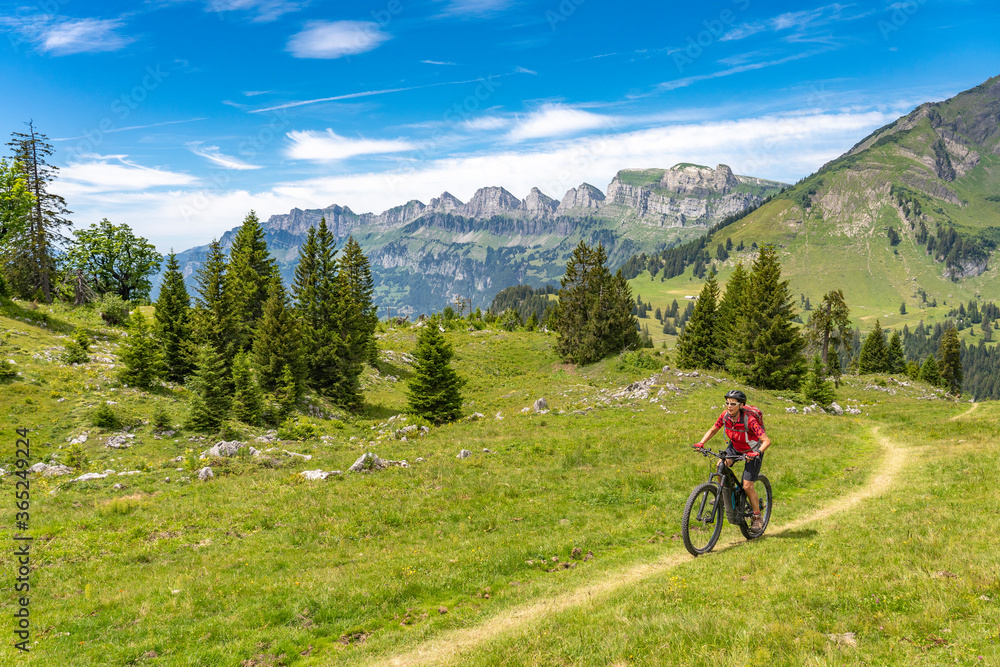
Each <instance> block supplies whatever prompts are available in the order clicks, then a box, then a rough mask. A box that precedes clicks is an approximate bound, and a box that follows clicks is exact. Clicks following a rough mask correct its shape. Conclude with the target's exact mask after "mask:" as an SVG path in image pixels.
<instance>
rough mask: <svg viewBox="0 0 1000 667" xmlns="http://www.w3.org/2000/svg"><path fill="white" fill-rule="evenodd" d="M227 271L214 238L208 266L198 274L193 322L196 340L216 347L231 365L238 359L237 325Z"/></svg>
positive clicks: (210, 247)
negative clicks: (228, 286)
mask: <svg viewBox="0 0 1000 667" xmlns="http://www.w3.org/2000/svg"><path fill="white" fill-rule="evenodd" d="M226 268H227V267H226V256H225V254H223V252H222V244H220V243H219V241H218V240H217V239H213V240H212V242H211V243H210V244H209V246H208V257H206V258H205V263H204V264H203V265H202V267H201V268H200V269H198V272H197V273H196V274H195V283H196V287H195V292H196V296H195V299H194V313H193V315H194V317H193V321H194V330H195V336H196V338H197V339H198V340H199V341H200V342H203V343H207V344H209V345H211V346H212V347H214V348H215V351H216V352H217V353H218V354H219V355H221V357H222V359H223V362H224V363H225V364H227V365H228V364H229V363H231V362H232V359H233V357H234V356H236V346H235V341H236V338H237V322H236V320H235V314H234V312H233V302H232V298H231V295H230V293H229V291H228V290H227V289H226Z"/></svg>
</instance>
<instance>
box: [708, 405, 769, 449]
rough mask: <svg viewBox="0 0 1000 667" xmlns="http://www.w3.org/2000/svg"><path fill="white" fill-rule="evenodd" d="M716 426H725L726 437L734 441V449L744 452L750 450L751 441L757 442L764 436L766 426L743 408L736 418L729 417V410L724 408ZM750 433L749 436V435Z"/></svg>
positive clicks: (716, 421)
mask: <svg viewBox="0 0 1000 667" xmlns="http://www.w3.org/2000/svg"><path fill="white" fill-rule="evenodd" d="M744 415H746V418H747V423H746V426H744V425H743V416H744ZM715 428H725V429H726V437H727V438H729V439H730V440H731V441H732V443H733V449H735V450H736V451H738V452H740V453H741V454H742V453H745V452H749V451H750V445H749V444H748V442H747V441H748V440H749V441H750V442H756V441H757V440H760V439H761V438H763V437H764V427H763V426H761V425H760V422H758V421H757V418H756V417H754V416H753V415H751V414H749V413H745V412H743V410H742V408H741V409H740V411H739V412H737V413H736V420H735V421H734V420H733V419H731V418H730V417H729V410H723V411H722V414H721V415H719V418H718V419H716V420H715ZM748 435H749V437H747V436H748Z"/></svg>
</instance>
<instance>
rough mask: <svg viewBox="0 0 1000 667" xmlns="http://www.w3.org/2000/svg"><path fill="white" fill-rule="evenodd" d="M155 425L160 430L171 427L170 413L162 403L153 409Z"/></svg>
mask: <svg viewBox="0 0 1000 667" xmlns="http://www.w3.org/2000/svg"><path fill="white" fill-rule="evenodd" d="M153 426H155V427H156V428H157V429H158V430H160V431H165V430H167V429H168V428H170V413H168V412H167V411H166V409H165V408H164V407H163V406H162V405H161V406H158V407H157V408H156V409H155V410H153Z"/></svg>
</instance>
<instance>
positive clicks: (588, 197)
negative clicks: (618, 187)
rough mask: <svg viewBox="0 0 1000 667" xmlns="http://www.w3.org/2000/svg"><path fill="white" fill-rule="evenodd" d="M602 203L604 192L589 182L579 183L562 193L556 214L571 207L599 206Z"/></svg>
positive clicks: (560, 213)
mask: <svg viewBox="0 0 1000 667" xmlns="http://www.w3.org/2000/svg"><path fill="white" fill-rule="evenodd" d="M603 203H604V193H603V192H601V191H600V190H598V189H597V188H595V187H594V186H593V185H591V184H590V183H581V184H580V187H578V188H570V189H569V190H567V191H566V194H565V195H563V198H562V201H561V202H559V208H557V209H556V215H563V214H564V213H565V212H566V211H568V210H569V209H573V208H591V209H596V208H600V207H601V205H602V204H603Z"/></svg>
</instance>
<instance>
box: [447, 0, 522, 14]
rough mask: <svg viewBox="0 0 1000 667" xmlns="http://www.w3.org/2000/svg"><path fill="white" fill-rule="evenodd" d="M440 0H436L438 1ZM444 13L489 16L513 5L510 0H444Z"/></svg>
mask: <svg viewBox="0 0 1000 667" xmlns="http://www.w3.org/2000/svg"><path fill="white" fill-rule="evenodd" d="M440 1H441V0H438V2H440ZM445 1H446V3H447V4H446V6H445V9H444V13H445V14H446V15H458V16H491V15H493V14H497V13H499V12H502V11H503V10H505V9H508V8H510V7H513V6H514V5H515V4H516V3H515V2H512V1H511V0H445Z"/></svg>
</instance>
